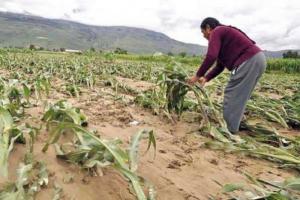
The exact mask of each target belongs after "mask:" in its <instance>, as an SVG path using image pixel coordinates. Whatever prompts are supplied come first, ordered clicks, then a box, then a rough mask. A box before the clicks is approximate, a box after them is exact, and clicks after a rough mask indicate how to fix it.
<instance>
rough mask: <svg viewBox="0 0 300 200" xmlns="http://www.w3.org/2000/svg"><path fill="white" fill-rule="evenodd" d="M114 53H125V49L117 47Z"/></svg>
mask: <svg viewBox="0 0 300 200" xmlns="http://www.w3.org/2000/svg"><path fill="white" fill-rule="evenodd" d="M114 53H116V54H127V51H126V50H125V49H121V48H119V47H117V48H116V50H115V51H114Z"/></svg>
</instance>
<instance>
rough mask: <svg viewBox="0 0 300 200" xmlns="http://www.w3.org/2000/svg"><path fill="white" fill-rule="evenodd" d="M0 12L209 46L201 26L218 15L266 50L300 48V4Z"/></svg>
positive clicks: (101, 3)
mask: <svg viewBox="0 0 300 200" xmlns="http://www.w3.org/2000/svg"><path fill="white" fill-rule="evenodd" d="M0 11H8V12H16V13H25V14H32V15H37V16H42V17H46V18H54V19H66V20H72V21H76V22H80V23H85V24H90V25H99V26H131V27H139V28H145V29H149V30H153V31H157V32H162V33H164V34H166V35H168V36H169V37H171V38H173V39H176V40H179V41H183V42H187V43H194V44H200V45H206V46H207V41H206V40H205V39H204V38H203V37H202V34H201V30H200V28H199V26H200V24H201V21H202V20H203V19H204V18H205V17H215V18H217V19H218V20H219V21H220V22H221V23H222V24H226V25H233V26H236V27H238V28H240V29H241V30H243V31H244V32H245V33H246V34H247V35H249V36H250V37H251V38H252V39H253V40H255V41H256V42H257V44H258V45H259V46H260V47H261V48H262V49H266V50H283V49H300V0H251V1H249V0H206V1H203V0H98V1H96V0H0Z"/></svg>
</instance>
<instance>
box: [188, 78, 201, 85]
mask: <svg viewBox="0 0 300 200" xmlns="http://www.w3.org/2000/svg"><path fill="white" fill-rule="evenodd" d="M199 79H200V78H199V77H198V76H193V77H192V78H189V79H188V80H187V83H188V84H190V85H194V84H195V83H196V82H197V81H199Z"/></svg>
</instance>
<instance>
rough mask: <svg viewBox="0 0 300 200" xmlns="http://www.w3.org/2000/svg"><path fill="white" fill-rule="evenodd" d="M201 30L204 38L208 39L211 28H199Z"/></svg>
mask: <svg viewBox="0 0 300 200" xmlns="http://www.w3.org/2000/svg"><path fill="white" fill-rule="evenodd" d="M201 32H202V34H203V37H204V38H206V39H207V40H209V36H210V33H211V28H209V27H207V28H205V29H201Z"/></svg>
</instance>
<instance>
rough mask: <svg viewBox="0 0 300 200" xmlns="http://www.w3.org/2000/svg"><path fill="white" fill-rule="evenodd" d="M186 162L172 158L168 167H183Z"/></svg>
mask: <svg viewBox="0 0 300 200" xmlns="http://www.w3.org/2000/svg"><path fill="white" fill-rule="evenodd" d="M184 165H185V163H182V162H180V161H179V160H172V161H171V162H170V163H169V165H168V166H167V168H169V169H181V167H182V166H184Z"/></svg>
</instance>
